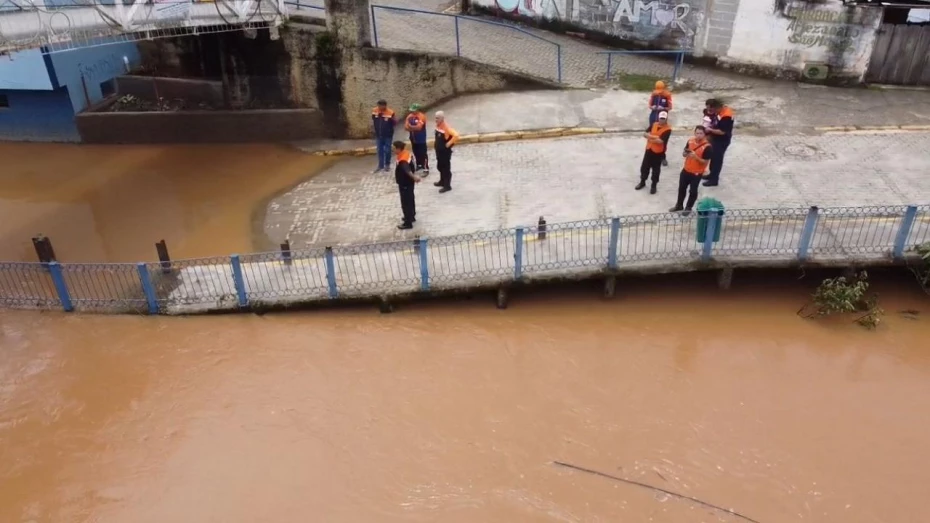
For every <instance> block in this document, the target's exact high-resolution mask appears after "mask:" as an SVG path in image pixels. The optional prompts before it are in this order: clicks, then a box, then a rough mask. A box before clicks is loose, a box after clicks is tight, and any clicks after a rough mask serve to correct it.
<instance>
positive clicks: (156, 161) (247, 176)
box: [0, 143, 331, 262]
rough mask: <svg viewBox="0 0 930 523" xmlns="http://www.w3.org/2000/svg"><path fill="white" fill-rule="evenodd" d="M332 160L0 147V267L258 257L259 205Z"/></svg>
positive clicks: (191, 150) (256, 152)
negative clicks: (45, 247)
mask: <svg viewBox="0 0 930 523" xmlns="http://www.w3.org/2000/svg"><path fill="white" fill-rule="evenodd" d="M330 162H331V160H330V159H328V158H324V157H319V156H311V155H308V154H305V153H301V152H299V151H296V150H294V149H291V148H289V147H287V146H276V145H235V146H229V145H216V146H209V145H196V146H194V145H191V146H178V145H170V146H148V145H146V146H128V145H127V146H88V145H70V144H19V143H0V260H3V261H37V259H36V254H35V250H34V248H33V246H32V240H31V238H32V237H33V236H35V235H37V234H44V235H45V236H47V237H49V238H51V240H52V244H53V246H54V248H55V254H56V255H57V257H58V260H59V261H62V262H137V261H149V260H155V259H157V256H156V253H155V247H154V244H155V242H157V241H159V240H162V239H163V240H165V241H166V242H167V244H168V249H169V251H170V253H171V256H172V257H173V258H176V259H179V258H194V257H203V256H223V255H228V254H230V253H234V252H256V251H262V250H266V249H269V248H277V246H272V245H269V243H268V241H267V240H266V239H265V237H264V233H263V232H262V231H261V228H262V227H261V221H262V220H263V219H264V214H265V213H264V211H265V204H266V201H267V200H268V199H270V198H272V197H273V196H275V195H276V194H278V193H279V192H281V191H284V190H286V189H288V188H290V187H292V186H294V185H296V184H297V183H299V182H300V181H302V180H304V179H306V178H308V177H310V176H312V175H313V174H315V173H316V172H319V171H320V170H321V169H323V168H325V167H326V166H327V165H329V164H330Z"/></svg>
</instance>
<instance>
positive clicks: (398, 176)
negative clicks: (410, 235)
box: [394, 140, 420, 230]
mask: <svg viewBox="0 0 930 523" xmlns="http://www.w3.org/2000/svg"><path fill="white" fill-rule="evenodd" d="M406 149H407V147H406V144H404V142H402V141H400V140H398V141H396V142H394V154H395V155H396V157H397V165H396V166H395V167H394V181H396V182H397V192H399V193H400V209H401V212H402V213H403V215H404V217H403V218H402V220H403V221H401V223H400V225H398V226H397V228H398V229H401V230H405V229H412V228H413V222H415V221H417V202H416V198H415V197H414V193H413V188H414V187H415V186H416V184H418V183H420V177H419V176H417V175H416V174H414V173H413V165H412V164H413V158H412V157H411V154H410V151H408V150H406Z"/></svg>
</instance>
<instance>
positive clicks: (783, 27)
mask: <svg viewBox="0 0 930 523" xmlns="http://www.w3.org/2000/svg"><path fill="white" fill-rule="evenodd" d="M775 4H776V5H775V8H774V9H773V6H772V5H771V2H762V1H760V0H755V1H754V0H741V1H740V2H739V5H738V8H737V11H736V14H735V17H734V21H733V26H732V37H731V39H730V42H729V45H728V46H727V50H726V53H725V54H723V53H720V49H721V48H722V47H715V50H716V52H717V53H718V54H717V56H718V57H719V59H720V61H721V62H722V63H723V64H725V65H728V66H731V67H734V68H741V67H745V66H749V67H754V68H756V69H758V70H763V71H768V72H769V74H772V75H774V76H797V75H799V74H801V73H802V72H803V71H804V70H805V69H806V68H807V67H808V66H809V65H810V64H818V63H821V64H826V65H828V66H829V67H830V77H831V78H832V79H833V80H834V81H839V80H849V81H853V82H859V81H862V79H863V78H864V76H865V72H866V70H867V69H868V66H869V59H870V58H871V55H872V47H873V45H874V44H875V37H876V32H877V31H878V27H879V25H880V24H881V18H882V10H881V9H875V8H856V7H847V6H844V5H843V2H842V0H822V1H819V2H812V1H808V0H779V1H776V2H775ZM731 8H732V5H731V4H727V9H731ZM709 41H710V40H709ZM720 43H721V42H715V43H714V45H715V46H719V45H720Z"/></svg>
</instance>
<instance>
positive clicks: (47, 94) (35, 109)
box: [0, 87, 80, 165]
mask: <svg viewBox="0 0 930 523" xmlns="http://www.w3.org/2000/svg"><path fill="white" fill-rule="evenodd" d="M0 95H4V96H5V97H6V100H7V102H8V103H9V107H5V108H2V109H0V140H11V141H30V142H77V141H79V140H80V136H79V135H78V132H77V126H76V124H75V123H74V108H73V107H72V106H71V97H70V96H69V95H68V90H67V89H65V88H64V87H62V88H59V89H56V90H54V91H39V90H34V91H14V90H0ZM0 165H2V159H0Z"/></svg>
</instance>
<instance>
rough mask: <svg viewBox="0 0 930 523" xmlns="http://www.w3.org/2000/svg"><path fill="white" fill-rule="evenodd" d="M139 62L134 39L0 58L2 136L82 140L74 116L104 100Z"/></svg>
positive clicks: (26, 138) (16, 139) (0, 121)
mask: <svg viewBox="0 0 930 523" xmlns="http://www.w3.org/2000/svg"><path fill="white" fill-rule="evenodd" d="M138 63H139V51H138V49H137V48H136V45H135V44H134V43H120V44H112V45H104V46H99V47H91V48H85V49H76V50H73V51H66V52H59V53H51V54H48V53H43V52H42V51H41V50H39V49H30V50H27V51H20V52H16V53H12V54H9V55H4V56H0V140H11V141H56V142H59V141H64V142H74V141H78V140H79V139H80V137H79V135H78V132H77V127H76V125H75V122H74V115H75V114H77V113H79V112H81V111H83V110H84V109H86V108H87V105H88V103H90V104H91V105H93V104H95V103H97V102H99V101H101V100H103V98H104V93H103V90H104V88H103V84H104V83H106V82H108V81H110V80H112V79H113V78H114V77H116V76H119V75H121V74H124V73H125V72H126V71H127V64H128V68H130V69H131V68H132V67H135V66H136V65H138Z"/></svg>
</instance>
